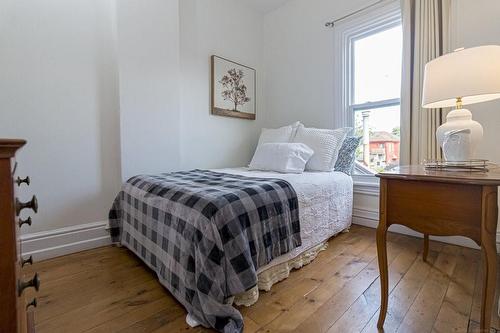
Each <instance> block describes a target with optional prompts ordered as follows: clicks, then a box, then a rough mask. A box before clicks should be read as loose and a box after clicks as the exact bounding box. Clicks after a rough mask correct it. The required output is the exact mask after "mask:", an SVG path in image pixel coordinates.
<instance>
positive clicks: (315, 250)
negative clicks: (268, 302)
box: [233, 239, 328, 306]
mask: <svg viewBox="0 0 500 333" xmlns="http://www.w3.org/2000/svg"><path fill="white" fill-rule="evenodd" d="M327 247H328V239H327V240H325V241H324V242H322V243H320V244H318V245H316V246H314V247H312V248H310V249H309V250H306V251H304V252H303V253H301V254H300V255H298V256H297V257H295V258H293V259H290V260H289V261H286V262H283V263H281V264H278V265H276V266H273V267H270V268H268V269H266V270H265V271H263V272H261V273H259V274H258V275H257V277H258V284H257V285H256V286H255V287H253V288H252V289H250V290H247V291H246V292H244V293H241V294H238V295H236V296H234V300H233V304H235V305H238V306H241V305H244V306H251V305H253V304H254V303H255V302H257V300H258V299H259V290H265V291H269V290H271V287H272V286H273V284H275V283H278V282H280V281H281V280H284V279H286V278H287V277H288V276H289V275H290V271H291V270H292V269H299V268H301V267H302V266H304V265H307V264H309V263H310V262H311V261H313V260H314V259H315V258H316V256H317V255H318V254H319V253H320V252H321V251H324V250H326V249H327Z"/></svg>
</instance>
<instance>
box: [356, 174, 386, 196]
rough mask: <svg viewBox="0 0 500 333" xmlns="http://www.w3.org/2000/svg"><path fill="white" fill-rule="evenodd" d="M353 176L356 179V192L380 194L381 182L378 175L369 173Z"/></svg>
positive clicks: (372, 194)
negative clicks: (369, 174) (368, 174)
mask: <svg viewBox="0 0 500 333" xmlns="http://www.w3.org/2000/svg"><path fill="white" fill-rule="evenodd" d="M352 178H353V181H354V193H355V194H363V195H371V196H378V195H379V189H380V183H379V179H378V178H377V177H375V176H367V175H353V176H352Z"/></svg>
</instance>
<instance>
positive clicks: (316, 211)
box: [213, 168, 353, 289]
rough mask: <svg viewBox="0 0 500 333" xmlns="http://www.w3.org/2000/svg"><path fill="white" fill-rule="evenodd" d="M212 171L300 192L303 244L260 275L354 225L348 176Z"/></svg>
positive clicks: (308, 173) (263, 269)
mask: <svg viewBox="0 0 500 333" xmlns="http://www.w3.org/2000/svg"><path fill="white" fill-rule="evenodd" d="M213 171H217V172H223V173H229V174H238V175H243V176H248V177H262V178H280V179H283V180H286V181H287V182H289V183H290V184H291V185H292V187H293V188H294V190H295V192H296V193H297V197H298V200H299V218H300V228H301V230H300V235H301V238H302V245H301V246H299V247H297V248H295V249H294V250H292V251H290V252H289V253H287V254H284V255H282V256H280V257H278V258H275V259H274V260H272V261H271V262H270V263H269V264H267V265H265V266H263V267H260V268H259V270H258V272H257V273H258V274H259V273H262V272H264V271H266V270H269V269H270V268H272V267H274V266H277V265H280V264H282V263H285V262H287V261H291V260H293V259H294V258H296V257H298V256H300V255H301V254H303V253H305V252H307V251H308V250H311V249H313V248H315V247H317V246H318V245H319V244H321V243H323V242H325V241H326V240H328V239H329V238H330V237H332V236H334V235H336V234H338V233H339V232H341V231H343V230H345V229H347V228H349V227H350V225H351V222H352V205H353V182H352V178H351V177H350V176H348V175H346V174H345V173H342V172H336V171H333V172H304V173H301V174H283V173H278V172H269V171H254V170H252V171H251V170H248V168H226V169H215V170H213ZM261 289H262V288H261ZM266 289H267V288H266Z"/></svg>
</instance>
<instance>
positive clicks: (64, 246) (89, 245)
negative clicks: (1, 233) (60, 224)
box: [21, 221, 111, 261]
mask: <svg viewBox="0 0 500 333" xmlns="http://www.w3.org/2000/svg"><path fill="white" fill-rule="evenodd" d="M107 226H108V222H107V221H99V222H93V223H86V224H80V225H76V226H71V227H65V228H60V229H55V230H50V231H42V232H36V233H31V234H25V235H22V236H21V248H22V253H23V256H24V257H26V256H30V255H32V256H33V259H35V260H36V261H39V260H44V259H50V258H54V257H59V256H62V255H66V254H70V253H75V252H79V251H83V250H88V249H93V248H96V247H101V246H106V245H109V244H111V240H110V237H109V233H108V231H107Z"/></svg>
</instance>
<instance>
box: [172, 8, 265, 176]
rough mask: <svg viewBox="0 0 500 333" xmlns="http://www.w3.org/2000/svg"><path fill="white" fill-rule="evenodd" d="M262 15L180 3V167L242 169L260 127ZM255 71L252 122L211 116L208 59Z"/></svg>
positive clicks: (249, 11)
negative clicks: (254, 100) (241, 65)
mask: <svg viewBox="0 0 500 333" xmlns="http://www.w3.org/2000/svg"><path fill="white" fill-rule="evenodd" d="M262 23H263V14H262V13H260V12H257V11H255V10H254V9H252V8H249V7H246V6H245V5H244V4H242V2H239V1H234V0H182V1H180V29H181V35H180V36H181V38H180V45H181V57H180V59H181V74H182V75H181V77H182V84H181V96H182V97H181V127H180V129H181V131H180V134H181V154H182V168H183V169H190V168H215V167H228V166H243V165H247V164H248V163H249V161H250V159H251V156H252V154H253V151H254V148H255V145H256V143H257V139H258V134H259V133H260V129H261V127H262V126H263V124H264V121H265V118H266V115H267V109H265V108H264V107H263V105H264V103H263V96H262V88H263V83H264V81H263V71H262V69H263V68H262V66H261V53H262ZM213 54H215V55H219V56H222V57H224V58H227V59H230V60H233V61H235V62H238V63H241V64H244V65H247V66H249V67H252V68H255V69H256V70H257V115H256V117H257V119H256V120H255V121H252V120H245V119H237V118H228V117H220V116H212V115H211V114H210V56H211V55H213Z"/></svg>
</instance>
